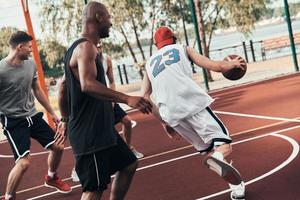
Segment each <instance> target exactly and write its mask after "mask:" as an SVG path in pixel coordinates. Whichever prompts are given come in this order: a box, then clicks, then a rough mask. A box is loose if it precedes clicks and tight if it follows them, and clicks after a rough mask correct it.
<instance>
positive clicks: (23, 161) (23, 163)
mask: <svg viewBox="0 0 300 200" xmlns="http://www.w3.org/2000/svg"><path fill="white" fill-rule="evenodd" d="M17 164H18V165H19V166H20V168H21V169H22V171H26V170H27V169H28V168H29V166H30V160H29V159H28V158H21V159H20V160H19V161H18V163H17Z"/></svg>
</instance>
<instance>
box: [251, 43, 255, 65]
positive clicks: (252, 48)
mask: <svg viewBox="0 0 300 200" xmlns="http://www.w3.org/2000/svg"><path fill="white" fill-rule="evenodd" d="M250 49H251V54H252V60H253V62H255V53H254V47H253V41H252V40H250Z"/></svg>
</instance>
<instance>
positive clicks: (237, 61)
mask: <svg viewBox="0 0 300 200" xmlns="http://www.w3.org/2000/svg"><path fill="white" fill-rule="evenodd" d="M232 62H234V68H240V69H242V70H245V67H244V66H245V65H247V63H246V61H245V60H244V59H243V58H242V57H240V56H237V57H236V58H234V59H232Z"/></svg>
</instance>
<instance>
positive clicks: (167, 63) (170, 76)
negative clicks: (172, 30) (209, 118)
mask: <svg viewBox="0 0 300 200" xmlns="http://www.w3.org/2000/svg"><path fill="white" fill-rule="evenodd" d="M146 71H147V74H148V78H149V80H150V82H151V86H152V98H153V100H154V102H155V104H156V105H157V107H158V109H159V114H160V116H161V117H162V119H163V120H164V121H165V122H167V123H169V124H170V125H171V126H176V125H177V124H178V121H179V120H181V119H184V118H187V117H190V116H193V115H195V114H196V113H198V112H200V111H201V110H203V109H205V108H206V107H207V106H209V105H210V104H211V103H212V102H213V99H212V98H211V97H210V96H209V95H208V94H207V93H206V92H205V91H204V90H203V89H202V88H201V87H200V86H199V85H197V83H196V82H195V81H194V80H193V78H192V75H193V72H192V67H191V64H190V60H189V59H188V56H187V53H186V50H185V47H184V46H183V45H180V44H172V45H167V46H165V47H163V48H161V49H159V50H158V51H157V52H155V54H153V55H152V56H151V58H150V59H149V60H148V62H147V64H146Z"/></svg>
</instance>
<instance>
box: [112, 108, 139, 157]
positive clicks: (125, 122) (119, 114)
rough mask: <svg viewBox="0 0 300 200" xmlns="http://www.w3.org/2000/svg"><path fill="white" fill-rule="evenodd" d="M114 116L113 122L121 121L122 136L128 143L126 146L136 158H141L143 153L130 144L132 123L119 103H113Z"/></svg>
mask: <svg viewBox="0 0 300 200" xmlns="http://www.w3.org/2000/svg"><path fill="white" fill-rule="evenodd" d="M114 118H115V124H117V123H119V122H120V123H121V124H122V128H123V130H122V138H123V139H124V141H125V142H126V144H127V145H128V147H129V148H130V149H131V150H132V152H133V153H134V155H135V156H136V157H137V158H142V157H144V155H143V154H142V153H140V152H138V151H137V150H136V149H135V148H134V147H133V146H131V138H132V124H131V118H130V117H129V116H128V115H127V113H126V112H125V111H124V110H123V109H122V108H121V107H120V105H119V104H115V105H114Z"/></svg>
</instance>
